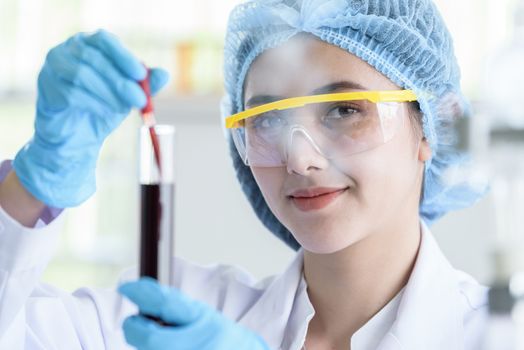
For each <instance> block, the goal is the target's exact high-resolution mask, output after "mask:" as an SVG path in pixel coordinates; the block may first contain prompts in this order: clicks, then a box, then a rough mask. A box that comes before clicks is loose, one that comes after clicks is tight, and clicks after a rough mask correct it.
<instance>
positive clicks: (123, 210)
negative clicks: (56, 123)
mask: <svg viewBox="0 0 524 350" xmlns="http://www.w3.org/2000/svg"><path fill="white" fill-rule="evenodd" d="M435 2H436V4H437V6H438V7H439V9H440V10H441V12H442V14H443V17H444V18H445V20H446V22H447V24H448V26H449V28H450V30H451V32H452V35H453V37H454V40H455V47H456V53H457V57H458V60H459V62H460V65H461V67H462V72H463V82H462V84H463V87H464V90H465V93H466V95H467V96H468V97H469V98H470V99H471V100H472V101H474V102H475V101H477V100H478V99H479V98H480V96H481V82H482V79H483V72H484V68H485V65H486V64H487V62H488V60H489V57H490V55H491V53H492V52H495V51H496V50H497V49H498V48H499V47H502V46H503V45H505V43H507V42H510V41H511V40H512V39H513V36H514V35H515V31H514V18H515V17H514V15H513V14H514V9H515V5H516V3H517V1H514V0H461V1H455V0H436V1H435ZM236 3H237V1H233V0H220V1H216V0H193V1H186V2H173V1H170V0H149V1H136V0H113V1H103V0H67V1H66V0H0V23H1V28H2V29H1V30H0V158H1V159H10V158H13V157H14V155H15V154H16V152H17V150H18V149H19V148H20V147H22V146H23V144H24V143H25V142H26V141H27V140H28V139H29V138H30V137H31V135H32V132H33V127H32V123H33V118H34V108H35V107H34V104H35V99H36V96H35V93H36V79H37V76H38V72H39V69H40V67H41V65H42V64H43V61H44V59H45V55H46V52H47V51H48V50H49V49H50V48H52V47H53V46H55V45H57V44H59V43H60V42H62V41H63V40H65V39H66V38H68V37H69V36H71V35H72V34H74V33H76V32H78V31H88V32H89V31H94V30H96V29H98V28H105V29H107V30H109V31H111V32H113V33H115V34H116V35H117V36H118V37H119V38H120V39H121V40H122V42H123V43H124V44H125V45H126V46H127V47H128V48H130V49H131V50H132V51H133V52H134V53H135V54H136V55H137V56H138V57H140V58H141V59H142V60H143V61H144V62H145V63H146V64H148V65H150V66H162V67H164V68H166V69H167V70H169V72H170V73H171V81H170V84H169V86H168V87H167V88H166V89H165V90H164V91H162V93H161V94H160V95H159V96H158V97H157V98H156V100H155V103H156V105H157V113H156V114H157V118H158V119H159V121H160V122H162V123H169V124H174V125H175V127H176V130H177V131H176V132H177V141H176V142H177V150H176V158H175V164H176V177H177V180H176V205H175V210H176V219H175V225H176V246H175V250H176V254H177V255H179V256H182V257H184V258H186V259H189V260H192V261H195V262H197V263H200V264H214V263H219V264H234V265H238V266H240V267H242V268H244V269H245V270H247V271H249V272H250V273H251V274H253V275H254V276H256V277H257V278H262V277H264V276H267V275H271V274H275V273H278V272H279V271H281V270H283V269H284V268H285V266H286V264H288V262H289V261H290V259H291V258H292V256H293V252H292V251H291V250H290V249H289V248H287V247H286V246H285V245H284V244H283V243H281V242H280V241H278V240H277V239H276V238H274V237H273V235H272V234H270V233H269V232H268V231H266V230H265V228H264V227H263V226H262V225H261V224H260V223H259V221H258V220H257V219H256V217H255V214H254V213H253V212H252V210H251V207H250V206H249V205H248V202H247V200H246V199H245V198H244V195H243V193H242V192H241V190H240V188H239V186H238V184H237V182H236V179H235V175H234V172H233V168H232V166H231V164H230V158H229V155H228V148H227V145H226V142H225V138H224V134H223V130H222V128H221V125H220V113H219V101H220V97H221V94H222V91H223V88H222V41H223V37H224V35H225V29H226V23H227V16H228V13H229V11H230V10H231V9H232V7H233V6H234V5H235V4H236ZM140 125H141V121H140V118H139V117H138V115H137V114H136V113H133V114H131V115H130V116H129V118H127V120H126V121H125V122H124V124H123V125H122V127H120V128H119V129H118V130H117V131H116V132H115V133H114V134H113V135H112V136H111V137H110V138H109V140H108V141H107V142H106V144H105V145H104V149H103V152H102V156H101V160H100V162H99V167H98V192H97V193H96V195H95V196H94V197H92V198H91V199H90V200H89V201H88V202H86V203H85V204H83V205H82V206H80V207H78V208H74V209H71V210H67V213H66V224H65V229H64V234H63V235H62V239H61V242H60V245H59V247H57V253H56V255H55V258H54V259H53V261H52V262H51V264H50V266H49V267H48V269H47V270H46V272H45V275H44V279H45V281H47V282H49V283H52V284H54V285H57V286H59V287H61V288H64V289H66V290H73V289H75V288H77V287H79V286H84V285H89V286H101V287H111V286H112V285H113V284H114V283H115V281H116V280H117V278H118V275H119V273H120V272H121V271H122V270H123V269H125V268H126V267H129V266H133V265H136V264H137V257H138V254H137V253H138V223H139V220H138V218H139V215H138V214H139V211H138V210H139V203H138V194H139V192H138V177H137V139H138V128H139V126H140ZM493 212H494V211H493V200H492V198H491V196H490V195H488V196H487V197H486V198H485V199H484V200H482V201H481V202H479V203H478V204H477V205H475V206H474V207H472V208H470V209H467V210H462V211H459V212H455V213H451V214H449V215H448V216H446V217H445V218H443V219H442V220H441V221H439V222H438V223H436V224H435V225H434V227H433V233H434V235H435V237H436V238H437V240H438V241H439V242H440V244H441V246H442V249H443V250H444V251H445V253H446V254H447V256H448V257H449V259H450V260H451V262H452V263H453V264H454V265H455V266H456V267H457V268H460V269H463V270H465V271H467V272H469V273H471V274H473V275H474V276H475V277H476V278H478V279H479V280H480V281H482V282H484V283H488V282H489V281H490V278H491V273H492V272H491V264H490V261H489V255H490V251H491V250H490V246H491V244H490V242H491V239H492V233H493V231H494V228H495V217H494V214H493Z"/></svg>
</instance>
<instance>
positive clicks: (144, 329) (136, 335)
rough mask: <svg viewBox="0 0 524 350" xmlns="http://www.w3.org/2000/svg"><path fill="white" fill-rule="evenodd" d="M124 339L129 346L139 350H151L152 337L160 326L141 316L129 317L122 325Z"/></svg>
mask: <svg viewBox="0 0 524 350" xmlns="http://www.w3.org/2000/svg"><path fill="white" fill-rule="evenodd" d="M122 329H123V330H124V337H125V339H126V341H127V343H128V344H129V345H132V346H134V347H135V348H137V349H139V350H148V349H153V347H152V345H153V344H151V343H152V338H153V335H154V334H155V333H156V332H158V331H159V330H160V326H159V325H158V324H156V323H155V322H152V321H150V320H148V319H146V318H144V317H142V316H130V317H128V318H126V319H125V320H124V323H123V325H122Z"/></svg>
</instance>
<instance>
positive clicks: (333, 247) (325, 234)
mask: <svg viewBox="0 0 524 350" xmlns="http://www.w3.org/2000/svg"><path fill="white" fill-rule="evenodd" d="M292 232H293V231H292ZM295 232H301V233H300V234H294V237H295V239H296V240H297V241H298V242H299V243H300V245H301V246H302V248H303V249H304V250H307V251H309V252H311V253H314V254H332V253H336V252H338V251H340V250H343V249H345V248H347V247H349V246H351V245H353V244H355V243H356V242H357V241H358V237H351V234H350V233H351V232H354V231H352V230H351V229H348V230H344V232H336V231H332V230H319V231H316V232H311V229H309V230H307V231H295ZM319 232H320V233H319Z"/></svg>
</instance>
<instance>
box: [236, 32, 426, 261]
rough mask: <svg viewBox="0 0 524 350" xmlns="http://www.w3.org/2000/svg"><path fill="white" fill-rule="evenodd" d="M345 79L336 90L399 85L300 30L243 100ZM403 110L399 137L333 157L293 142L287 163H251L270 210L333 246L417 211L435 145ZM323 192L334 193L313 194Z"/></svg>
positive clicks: (297, 231)
mask: <svg viewBox="0 0 524 350" xmlns="http://www.w3.org/2000/svg"><path fill="white" fill-rule="evenodd" d="M342 82H345V83H346V84H337V85H338V86H339V87H338V88H336V90H332V91H330V92H349V91H355V90H357V89H356V88H355V86H361V88H359V90H399V89H400V88H399V87H398V86H396V85H395V84H393V83H392V82H391V81H390V80H389V79H388V78H386V77H385V76H383V75H382V74H380V73H379V72H378V71H376V70H375V69H374V68H373V67H371V66H370V65H368V64H367V63H366V62H364V61H362V60H361V59H359V58H357V57H356V56H354V55H351V54H349V53H348V52H347V51H344V50H342V49H340V48H338V47H335V46H333V45H330V44H327V43H325V42H322V41H320V40H318V39H315V38H314V37H312V36H309V35H299V36H296V37H294V38H293V39H291V40H290V41H289V42H287V43H285V44H284V45H282V46H280V47H277V48H274V49H270V50H267V51H265V52H264V53H263V54H262V55H260V56H259V57H258V58H257V59H256V60H255V62H254V63H253V64H252V65H251V68H250V70H249V72H248V75H247V77H246V81H245V85H244V87H245V88H244V103H245V105H246V108H251V107H254V106H255V105H256V104H250V103H247V102H249V100H253V99H252V98H253V97H255V96H261V95H262V96H266V97H267V96H275V97H278V98H285V97H294V96H306V95H310V94H311V93H312V91H314V90H318V89H321V88H323V87H326V86H328V85H332V84H334V83H342ZM341 86H345V87H341ZM351 86H353V87H351ZM255 100H256V99H255ZM246 103H247V104H246ZM399 113H401V114H402V116H401V117H402V118H403V123H401V126H400V128H399V129H398V130H397V133H396V134H395V136H394V137H393V139H391V140H390V141H389V142H387V143H385V144H382V145H380V146H378V147H375V148H373V149H370V150H367V151H364V152H361V153H357V154H353V155H350V156H345V157H341V158H337V159H327V158H325V157H324V156H323V155H322V154H320V153H319V152H318V151H317V150H315V148H314V146H312V145H311V144H310V143H307V142H305V143H302V144H301V145H300V149H298V145H297V146H296V147H295V146H294V145H295V142H293V143H292V144H291V145H290V146H289V149H288V150H287V152H288V153H287V154H288V159H287V166H283V167H271V168H267V167H255V166H252V167H251V171H252V173H253V175H254V177H255V180H256V181H257V183H258V186H259V187H260V189H261V191H262V194H263V196H264V198H265V200H266V202H267V204H268V205H269V207H270V209H271V210H272V212H273V213H274V214H275V216H276V217H277V218H278V219H279V220H280V222H282V224H283V225H284V226H286V227H287V228H288V229H289V230H290V231H291V232H292V233H293V235H294V237H295V239H296V240H297V241H298V242H299V243H300V244H301V245H302V246H303V247H304V249H306V250H308V251H311V252H315V253H325V254H327V253H333V252H336V251H338V250H341V249H343V248H346V247H348V246H350V245H352V244H354V243H356V242H358V241H359V240H362V239H364V238H365V237H367V236H369V235H372V234H374V233H376V232H383V231H384V230H388V228H391V227H398V225H401V224H400V223H401V222H403V221H404V222H405V220H406V219H408V216H409V215H411V217H412V216H413V215H418V201H419V196H420V188H421V181H422V174H423V162H424V161H425V160H427V159H429V157H430V150H429V146H428V145H427V144H426V142H425V141H424V140H422V137H420V136H419V135H420V134H419V133H417V132H416V131H415V129H416V128H414V127H413V124H412V122H411V121H410V117H409V111H408V105H407V104H401V109H400V112H399ZM297 144H298V143H297ZM308 145H309V146H308ZM319 192H320V193H326V192H331V193H330V194H324V195H320V196H314V195H315V194H318V193H319ZM304 197H305V198H304ZM308 197H311V198H308Z"/></svg>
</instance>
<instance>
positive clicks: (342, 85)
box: [245, 80, 369, 108]
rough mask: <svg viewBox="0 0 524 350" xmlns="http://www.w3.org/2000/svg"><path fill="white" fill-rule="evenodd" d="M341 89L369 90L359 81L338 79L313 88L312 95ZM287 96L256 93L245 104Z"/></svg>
mask: <svg viewBox="0 0 524 350" xmlns="http://www.w3.org/2000/svg"><path fill="white" fill-rule="evenodd" d="M340 90H363V91H367V90H369V89H368V88H366V87H365V86H363V85H360V84H358V83H355V82H353V81H349V80H344V81H338V82H335V83H331V84H328V85H325V86H322V87H320V88H318V89H315V90H313V91H312V92H311V93H310V95H321V94H328V93H331V92H335V91H340ZM284 98H286V97H284V96H276V95H256V96H253V97H251V98H250V99H249V100H248V101H247V102H246V104H245V106H246V108H249V107H251V106H257V105H263V104H266V103H271V102H275V101H279V100H282V99H284Z"/></svg>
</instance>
